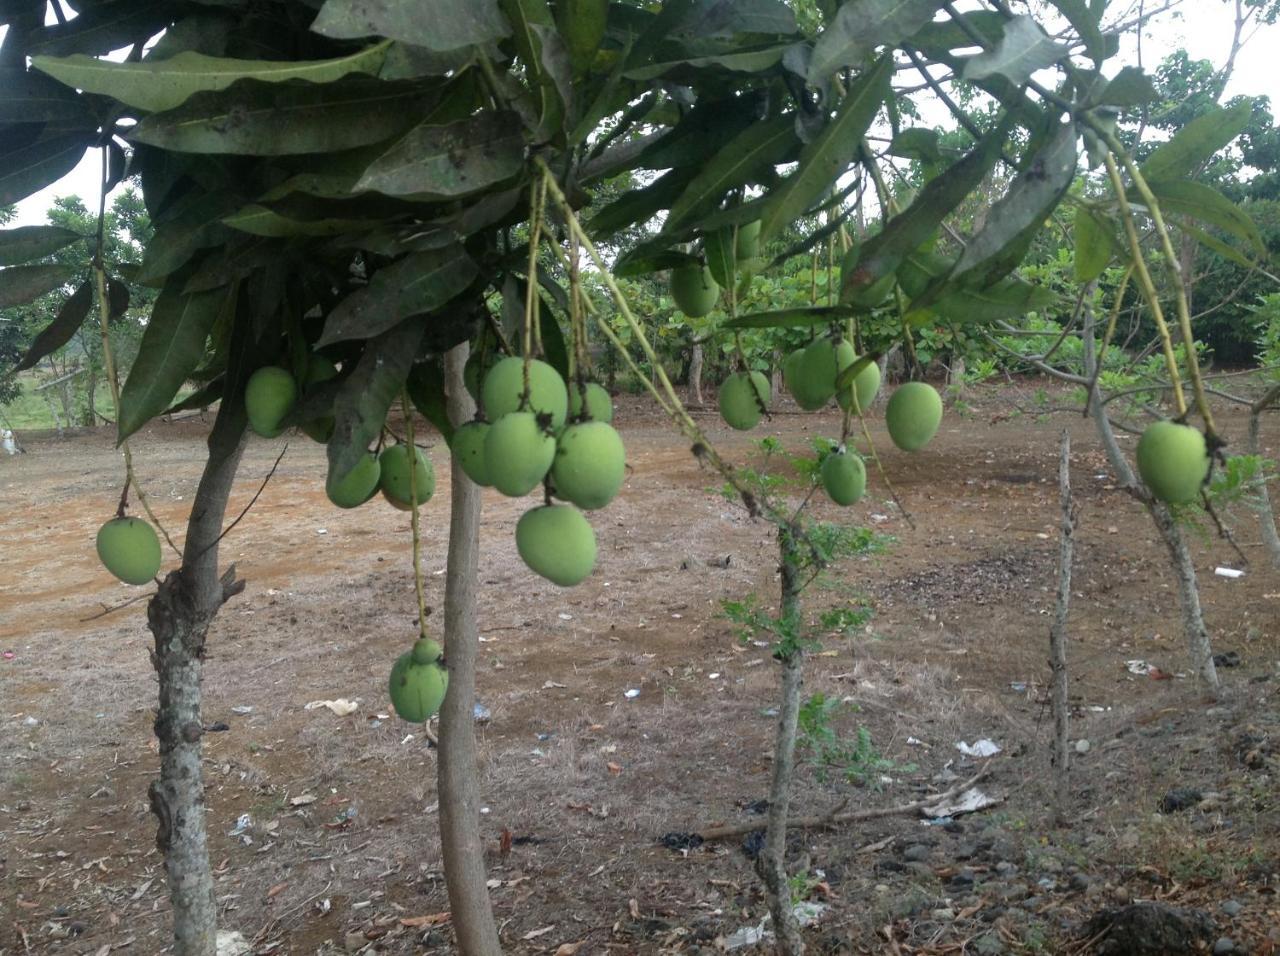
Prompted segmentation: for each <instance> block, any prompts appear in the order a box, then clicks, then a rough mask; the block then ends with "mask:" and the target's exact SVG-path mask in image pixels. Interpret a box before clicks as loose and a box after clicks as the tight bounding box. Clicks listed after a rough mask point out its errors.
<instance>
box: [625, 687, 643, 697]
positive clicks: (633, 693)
mask: <svg viewBox="0 0 1280 956" xmlns="http://www.w3.org/2000/svg"><path fill="white" fill-rule="evenodd" d="M622 696H623V697H625V698H626V699H627V700H635V699H636V698H637V697H639V696H640V688H639V687H632V688H630V689H629V690H628V691H627V692H626V693H625V694H623V695H622Z"/></svg>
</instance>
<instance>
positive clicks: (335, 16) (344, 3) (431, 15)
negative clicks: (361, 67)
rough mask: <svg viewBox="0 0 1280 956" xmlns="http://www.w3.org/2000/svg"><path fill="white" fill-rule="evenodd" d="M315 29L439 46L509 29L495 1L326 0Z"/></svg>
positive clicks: (454, 46)
mask: <svg viewBox="0 0 1280 956" xmlns="http://www.w3.org/2000/svg"><path fill="white" fill-rule="evenodd" d="M311 29H312V30H314V31H316V32H317V33H322V34H324V35H325V36H329V37H336V38H339V39H354V38H356V37H369V36H382V37H391V38H392V39H394V40H402V41H403V42H405V43H412V44H414V45H416V46H420V47H425V48H426V49H428V50H435V51H445V50H456V49H457V48H458V47H463V46H471V45H473V44H477V43H488V42H490V41H493V40H501V39H502V38H503V37H505V36H509V35H510V33H511V25H510V24H509V23H507V20H506V18H505V17H504V16H503V15H502V12H501V11H500V10H499V9H498V2H497V0H429V2H427V3H401V2H398V0H327V2H326V3H325V5H324V6H323V7H322V8H321V9H320V14H319V15H318V16H317V17H316V19H315V22H314V23H312V24H311Z"/></svg>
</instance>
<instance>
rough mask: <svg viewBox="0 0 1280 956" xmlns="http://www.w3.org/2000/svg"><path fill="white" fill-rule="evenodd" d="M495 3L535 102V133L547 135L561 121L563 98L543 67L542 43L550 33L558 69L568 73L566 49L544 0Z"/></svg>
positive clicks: (501, 0)
mask: <svg viewBox="0 0 1280 956" xmlns="http://www.w3.org/2000/svg"><path fill="white" fill-rule="evenodd" d="M498 7H499V9H500V10H501V11H502V13H503V14H504V15H505V16H506V18H507V22H508V23H510V24H511V33H512V38H513V39H514V40H515V45H516V53H517V54H518V55H519V57H520V59H521V60H522V61H523V62H524V66H525V75H526V79H527V81H528V83H529V86H530V87H531V88H532V90H533V95H534V99H535V101H536V102H537V108H536V112H537V115H538V129H537V133H538V136H539V138H549V137H550V136H551V134H552V132H553V131H554V130H555V129H557V128H558V127H560V126H561V125H562V124H563V122H564V118H565V114H566V111H567V110H566V106H567V101H566V99H565V94H564V93H563V92H562V91H561V90H560V89H559V87H558V86H557V83H556V81H555V78H554V77H553V76H551V75H550V74H549V73H548V71H547V69H546V65H545V63H544V56H543V47H544V45H545V43H546V42H547V41H548V40H549V39H550V37H551V36H552V35H554V37H555V42H556V43H558V45H559V47H560V50H561V51H562V59H563V62H564V65H565V67H566V70H562V71H560V72H562V73H565V72H567V73H568V74H570V75H571V74H572V70H571V69H567V68H568V63H569V54H568V51H567V50H565V49H564V44H563V43H562V42H560V37H559V34H558V33H556V31H555V18H554V17H553V16H552V15H551V8H550V7H549V6H547V0H498ZM570 82H572V81H571V80H570Z"/></svg>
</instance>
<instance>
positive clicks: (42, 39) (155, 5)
mask: <svg viewBox="0 0 1280 956" xmlns="http://www.w3.org/2000/svg"><path fill="white" fill-rule="evenodd" d="M80 6H81V11H80V15H79V16H77V17H75V18H74V19H71V20H67V21H66V22H65V23H55V24H52V25H50V26H47V27H45V28H44V30H43V31H41V33H40V35H39V37H38V39H37V40H36V42H35V44H34V45H33V46H32V47H31V49H30V50H29V52H30V53H43V54H47V55H50V56H61V55H63V54H68V53H87V54H89V55H90V56H96V55H100V54H107V53H110V52H111V51H112V50H119V49H121V48H122V47H127V46H132V45H133V44H134V43H138V42H141V41H143V40H147V39H149V38H151V37H153V36H155V35H156V34H157V33H159V32H160V31H161V30H163V29H164V28H165V27H166V26H168V24H169V22H170V21H171V19H172V17H173V14H174V12H175V11H174V7H175V6H177V5H176V4H173V3H165V2H163V0H100V2H95V3H86V4H81V5H80Z"/></svg>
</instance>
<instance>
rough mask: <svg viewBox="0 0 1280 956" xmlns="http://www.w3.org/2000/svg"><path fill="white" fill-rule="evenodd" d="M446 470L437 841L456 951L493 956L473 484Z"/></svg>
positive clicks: (460, 394) (456, 416) (460, 353)
mask: <svg viewBox="0 0 1280 956" xmlns="http://www.w3.org/2000/svg"><path fill="white" fill-rule="evenodd" d="M468 350H469V346H468V345H467V344H466V343H463V344H462V345H458V346H455V347H454V348H453V349H452V350H451V351H449V352H448V354H446V355H445V394H446V397H447V401H448V411H449V420H450V421H451V422H452V423H453V424H454V425H455V426H457V425H461V424H463V423H464V422H468V421H470V420H471V418H472V416H473V415H474V414H475V408H476V407H475V403H474V402H473V401H472V399H471V394H470V393H469V392H468V391H467V389H466V386H465V385H464V383H463V368H464V366H465V365H466V363H467V352H468ZM449 474H450V489H451V494H452V498H451V504H450V517H449V560H448V569H447V571H446V572H445V594H444V648H445V661H446V663H447V665H448V668H449V692H448V694H446V695H445V699H444V704H443V705H442V706H441V708H440V760H439V770H438V775H437V781H438V782H437V787H438V791H439V792H438V796H439V799H440V846H441V850H442V852H443V855H444V875H445V886H446V887H447V888H448V891H449V908H450V912H451V913H452V914H453V919H452V923H453V931H454V934H455V936H456V938H457V945H458V952H459V953H462V954H463V956H494V954H499V953H501V952H502V946H501V944H500V943H499V942H498V929H497V926H496V924H495V923H494V919H493V907H492V905H491V904H490V902H489V891H488V889H487V888H486V886H485V883H486V873H485V868H484V847H483V844H482V843H481V842H480V784H479V781H478V780H477V778H476V731H475V715H474V707H475V691H476V657H477V655H478V652H479V647H480V643H479V634H478V630H477V626H476V574H477V566H478V563H479V554H480V489H479V488H478V487H477V486H476V485H475V484H474V483H473V482H472V481H471V479H470V478H468V477H467V475H466V473H465V472H464V471H463V470H462V469H461V468H459V467H458V465H457V463H456V462H455V463H454V464H453V465H452V466H451V467H450V469H449Z"/></svg>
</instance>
